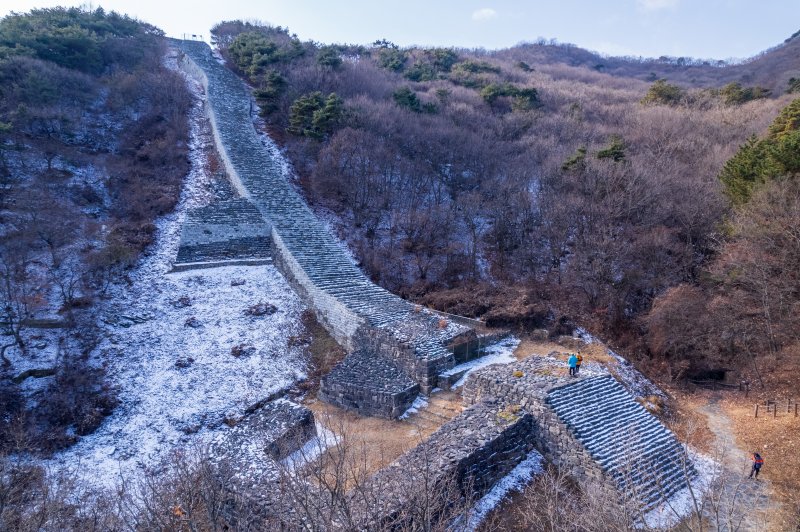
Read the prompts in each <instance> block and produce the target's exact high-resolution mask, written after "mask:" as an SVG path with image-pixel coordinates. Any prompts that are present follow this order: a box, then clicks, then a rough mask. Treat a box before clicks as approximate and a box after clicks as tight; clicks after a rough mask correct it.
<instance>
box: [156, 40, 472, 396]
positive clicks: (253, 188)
mask: <svg viewBox="0 0 800 532" xmlns="http://www.w3.org/2000/svg"><path fill="white" fill-rule="evenodd" d="M171 43H172V45H173V46H174V47H176V48H178V49H179V50H180V51H182V52H183V53H184V54H185V55H184V56H183V57H182V59H181V64H182V67H183V68H184V69H185V70H186V71H187V72H189V73H190V74H191V75H193V76H194V77H195V78H196V79H198V80H199V81H200V82H201V83H202V84H203V85H204V87H205V90H206V94H207V98H208V105H207V106H206V111H207V113H208V115H209V118H210V122H211V125H212V131H213V133H214V138H215V143H216V147H217V151H218V152H219V154H220V158H221V159H222V161H223V162H224V166H225V168H226V171H227V173H228V175H229V176H230V178H231V181H232V182H233V183H234V186H235V188H236V189H237V191H238V192H239V194H240V195H241V196H242V197H243V198H246V199H249V200H250V201H252V203H253V205H255V207H256V208H257V209H258V210H259V212H260V213H261V214H262V216H263V217H264V219H265V220H266V221H267V223H269V224H270V226H271V234H270V237H271V245H272V256H273V260H274V262H275V265H276V267H278V269H279V270H280V271H281V272H282V273H283V274H284V276H285V277H286V278H287V279H288V280H289V282H290V283H291V284H292V286H293V287H294V288H295V290H296V291H297V292H298V293H299V294H300V295H301V297H303V298H304V299H305V300H306V301H307V303H308V304H309V306H310V307H311V308H312V309H314V312H315V313H316V315H317V318H318V320H319V321H320V323H321V324H322V325H323V326H325V327H326V329H328V331H329V332H330V333H331V334H332V335H333V337H334V338H335V339H336V340H337V341H338V342H339V343H340V344H342V345H343V346H345V347H346V348H347V349H348V350H349V351H352V352H355V351H359V350H363V351H366V352H367V353H368V354H369V355H371V356H372V357H375V358H378V357H382V358H385V359H386V360H388V361H390V362H391V363H392V364H394V365H395V366H397V367H398V368H400V369H401V370H402V371H403V372H404V373H405V374H406V375H408V376H409V377H410V378H411V379H413V380H414V381H416V382H417V383H418V384H419V386H420V389H421V390H422V391H423V392H425V393H427V392H429V391H430V390H431V389H432V388H433V387H435V386H436V380H437V376H438V374H439V373H441V371H442V370H443V369H448V368H450V367H452V366H453V365H454V357H453V353H452V350H453V348H454V345H455V344H456V343H460V342H463V341H468V340H469V339H470V338H471V337H474V335H475V333H474V331H472V330H471V329H470V327H468V326H465V325H462V324H459V323H456V322H455V321H453V320H447V319H445V318H442V317H441V316H438V315H436V314H435V313H433V312H431V311H429V310H427V309H423V308H420V307H418V306H416V305H413V304H411V303H409V302H408V301H405V300H403V299H402V298H400V297H397V296H395V295H394V294H391V293H390V292H388V291H386V290H384V289H383V288H381V287H379V286H377V285H375V284H374V283H372V282H371V281H370V280H369V279H368V278H367V277H366V276H365V275H364V273H363V272H361V270H359V269H358V268H357V267H356V266H355V265H354V264H353V263H352V261H351V260H350V259H349V257H348V256H347V255H346V254H345V253H344V252H343V250H342V248H341V247H340V245H339V243H337V242H336V241H335V240H334V238H333V237H332V236H331V235H330V233H329V232H328V231H327V229H326V228H325V227H324V226H323V225H322V224H321V223H320V221H319V220H317V218H316V217H315V216H314V214H313V213H312V212H311V210H310V209H309V208H308V206H307V205H306V203H305V201H304V200H303V198H302V197H301V196H300V195H299V194H298V193H297V191H296V190H295V189H294V188H293V187H292V185H291V184H290V183H289V182H288V181H287V180H286V178H285V176H284V175H283V171H282V169H281V167H280V164H279V161H276V160H275V159H274V157H272V156H271V154H270V153H269V152H268V151H267V149H266V148H265V147H264V145H263V144H262V139H261V138H260V137H259V135H258V134H257V132H256V131H255V128H254V127H253V122H252V116H251V113H252V110H253V109H252V103H251V96H250V93H249V91H248V89H247V87H246V86H245V85H244V84H243V83H242V82H241V80H240V79H238V78H237V77H236V76H235V75H234V74H233V73H232V72H230V71H229V70H228V69H226V68H225V67H224V66H223V65H221V64H220V63H219V62H218V61H217V60H216V59H215V58H214V57H213V56H212V55H211V50H210V48H209V47H208V45H206V44H205V43H202V42H197V41H176V40H172V41H171ZM365 338H370V339H372V338H375V339H376V340H375V341H374V342H372V343H371V344H370V345H369V346H364V345H361V344H360V342H361V341H362V340H363V339H365ZM376 348H377V349H376ZM376 363H377V362H376ZM325 382H326V385H331V384H336V382H335V379H327V380H326V381H325ZM339 384H343V383H339ZM386 384H389V383H386ZM323 395H324V396H325V397H326V398H328V400H332V401H335V400H336V398H337V397H340V395H339V394H338V393H334V392H332V391H331V392H329V393H327V394H326V393H325V392H324V391H323ZM365 400H366V398H365ZM409 405H410V403H409ZM342 406H348V407H349V408H356V409H358V410H364V411H381V410H382V407H380V406H379V405H369V404H366V403H364V404H350V405H342Z"/></svg>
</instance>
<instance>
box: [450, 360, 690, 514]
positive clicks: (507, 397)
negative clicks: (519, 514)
mask: <svg viewBox="0 0 800 532" xmlns="http://www.w3.org/2000/svg"><path fill="white" fill-rule="evenodd" d="M564 369H565V368H564V363H563V362H561V361H558V360H556V359H553V358H549V357H531V358H528V359H526V360H524V361H521V362H518V363H515V364H510V365H502V366H501V365H493V366H489V367H487V368H484V369H482V370H479V371H476V372H475V373H473V374H471V375H470V376H469V378H468V379H467V382H466V384H465V385H464V392H463V397H464V400H465V402H467V403H473V402H477V401H481V400H483V399H484V398H487V397H491V398H500V399H502V400H504V401H507V402H508V403H510V404H517V405H519V406H520V407H521V408H523V409H524V410H525V411H527V412H530V413H531V414H532V415H533V417H534V420H535V422H534V424H533V430H532V433H531V438H532V442H533V443H534V445H535V447H536V448H537V450H539V451H540V452H541V453H542V454H543V455H544V457H545V458H547V459H548V460H549V461H551V462H552V463H553V464H555V465H557V466H559V467H562V468H564V469H565V470H567V471H568V472H569V473H570V474H572V475H573V476H575V477H577V478H579V479H592V480H596V481H600V482H601V483H605V484H606V485H608V486H609V488H613V489H614V490H616V491H617V492H619V493H622V494H624V495H625V496H626V497H630V498H633V499H635V500H637V501H639V502H640V503H641V504H642V505H643V506H644V507H646V508H649V507H652V506H654V505H655V504H656V503H658V502H659V501H663V500H665V499H667V498H669V497H670V496H671V495H673V494H674V493H675V492H677V491H678V490H680V489H682V488H685V487H686V486H687V482H688V481H689V480H690V479H691V478H693V477H694V476H695V475H696V472H695V470H694V468H693V467H692V466H691V464H690V463H688V462H686V461H685V453H684V452H683V449H682V446H681V444H680V442H678V440H677V439H676V438H675V436H674V434H672V432H670V431H669V429H667V428H666V427H664V425H662V424H661V422H660V421H658V419H656V417H655V416H653V415H652V414H651V413H650V412H648V411H647V410H646V409H645V408H644V407H643V406H642V405H641V404H639V403H638V402H636V401H635V400H634V398H633V397H632V396H631V395H630V394H629V393H628V391H627V390H626V389H625V388H624V387H623V386H622V385H621V384H620V383H619V382H617V380H616V379H614V377H612V376H611V375H609V374H607V373H605V372H598V371H595V372H587V374H585V375H581V376H579V377H568V376H566V375H564ZM582 371H583V369H582Z"/></svg>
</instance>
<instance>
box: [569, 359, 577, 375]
mask: <svg viewBox="0 0 800 532" xmlns="http://www.w3.org/2000/svg"><path fill="white" fill-rule="evenodd" d="M568 364H569V374H570V376H572V377H575V376H576V375H577V374H578V357H576V356H575V353H573V354H571V355H570V356H569V361H568Z"/></svg>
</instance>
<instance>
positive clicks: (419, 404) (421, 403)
mask: <svg viewBox="0 0 800 532" xmlns="http://www.w3.org/2000/svg"><path fill="white" fill-rule="evenodd" d="M434 391H435V390H434ZM426 406H428V400H427V399H426V398H425V397H424V396H422V395H418V396H417V398H416V399H414V402H413V403H411V406H410V407H408V410H406V411H405V412H403V415H401V416H400V418H399V419H406V418H408V417H409V416H410V415H412V414H416V413H417V412H419V411H420V410H422V409H423V408H425V407H426Z"/></svg>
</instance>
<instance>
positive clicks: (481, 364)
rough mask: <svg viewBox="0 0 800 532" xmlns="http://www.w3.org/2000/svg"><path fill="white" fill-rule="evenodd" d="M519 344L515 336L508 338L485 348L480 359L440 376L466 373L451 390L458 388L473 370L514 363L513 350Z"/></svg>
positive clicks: (465, 363)
mask: <svg viewBox="0 0 800 532" xmlns="http://www.w3.org/2000/svg"><path fill="white" fill-rule="evenodd" d="M519 342H520V340H519V338H517V337H516V336H508V337H506V338H504V339H503V340H501V341H499V342H497V343H496V344H492V345H490V346H488V347H486V349H484V353H485V354H484V355H483V356H482V357H480V358H476V359H475V360H470V361H469V362H464V363H463V364H459V365H457V366H455V367H453V368H452V369H449V370H447V371H445V372H444V373H442V375H443V376H445V377H447V376H450V375H457V374H459V373H462V372H464V371H466V373H464V375H463V376H462V377H461V378H460V379H459V380H458V381H457V382H456V383H455V384H453V386H452V388H451V389H456V388H460V387H461V386H463V385H464V383H465V382H466V381H467V377H468V376H469V374H470V373H472V372H473V371H475V370H478V369H481V368H485V367H486V366H490V365H492V364H511V363H512V362H516V361H517V357H515V356H514V350H515V349H516V348H517V346H518V345H519Z"/></svg>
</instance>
